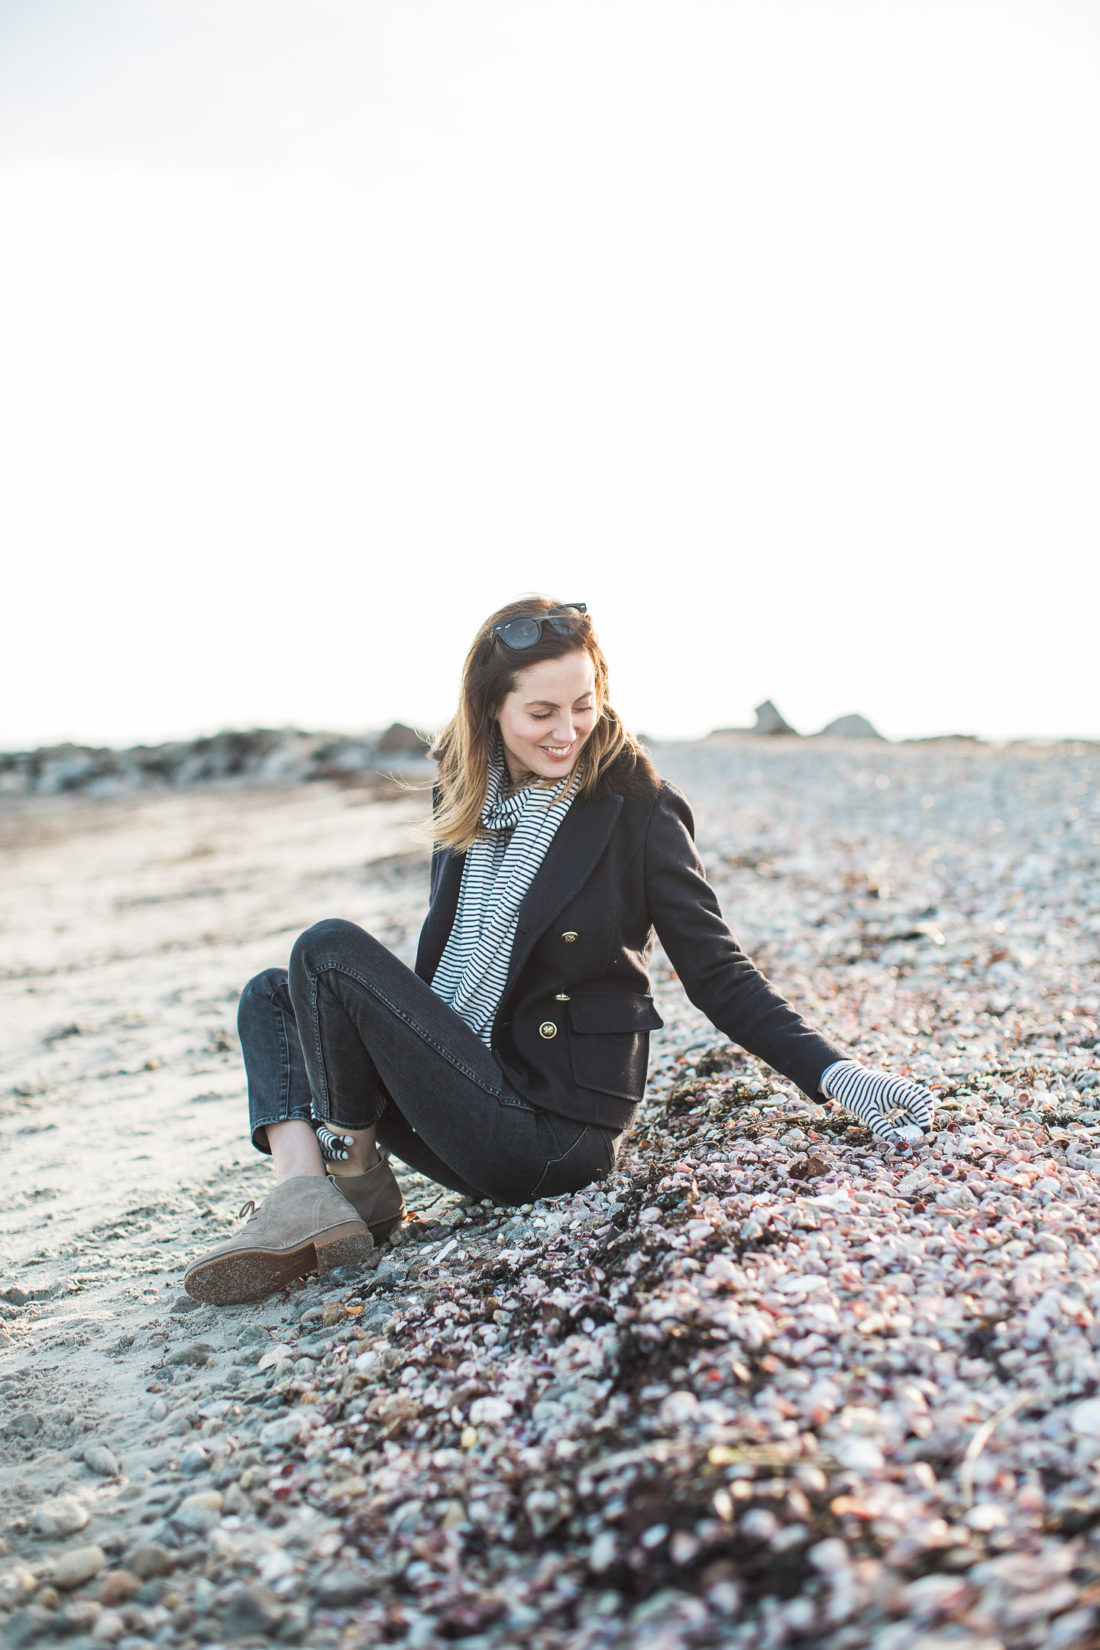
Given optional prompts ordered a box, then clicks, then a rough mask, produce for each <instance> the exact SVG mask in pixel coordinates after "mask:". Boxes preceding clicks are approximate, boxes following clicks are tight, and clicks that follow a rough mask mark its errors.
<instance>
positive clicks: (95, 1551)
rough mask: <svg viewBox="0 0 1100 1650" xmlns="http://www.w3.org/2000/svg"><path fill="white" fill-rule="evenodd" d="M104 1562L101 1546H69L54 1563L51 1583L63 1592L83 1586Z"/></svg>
mask: <svg viewBox="0 0 1100 1650" xmlns="http://www.w3.org/2000/svg"><path fill="white" fill-rule="evenodd" d="M106 1563H107V1555H106V1553H105V1552H104V1551H103V1548H102V1547H96V1546H94V1545H89V1546H87V1547H70V1548H69V1549H68V1551H67V1552H64V1553H61V1554H60V1555H59V1557H58V1558H57V1560H56V1562H55V1564H54V1567H53V1584H54V1586H55V1587H61V1588H63V1589H64V1591H65V1592H69V1591H70V1590H71V1589H72V1588H73V1587H83V1585H84V1583H85V1582H86V1581H91V1579H92V1577H93V1576H97V1575H98V1574H99V1572H100V1570H102V1569H103V1568H104V1567H105V1566H106Z"/></svg>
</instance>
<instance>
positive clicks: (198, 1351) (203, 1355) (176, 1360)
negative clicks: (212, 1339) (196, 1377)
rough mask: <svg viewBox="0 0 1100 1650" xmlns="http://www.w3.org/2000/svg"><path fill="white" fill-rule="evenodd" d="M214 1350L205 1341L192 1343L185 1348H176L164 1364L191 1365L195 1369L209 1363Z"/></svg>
mask: <svg viewBox="0 0 1100 1650" xmlns="http://www.w3.org/2000/svg"><path fill="white" fill-rule="evenodd" d="M213 1351H214V1348H213V1347H212V1346H211V1345H209V1343H208V1342H207V1341H192V1342H190V1343H189V1344H188V1345H187V1346H177V1348H176V1350H175V1351H174V1352H170V1353H169V1354H168V1356H167V1358H165V1360H164V1361H165V1363H166V1364H177V1365H183V1366H187V1365H193V1366H194V1367H195V1368H196V1369H198V1368H201V1367H202V1365H203V1364H208V1363H209V1362H210V1358H211V1354H212V1353H213Z"/></svg>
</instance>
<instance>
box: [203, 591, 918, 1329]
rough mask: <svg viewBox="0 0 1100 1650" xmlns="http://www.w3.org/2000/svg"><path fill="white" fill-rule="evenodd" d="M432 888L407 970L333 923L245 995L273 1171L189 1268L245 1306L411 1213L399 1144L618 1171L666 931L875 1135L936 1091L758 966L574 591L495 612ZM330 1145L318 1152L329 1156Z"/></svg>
mask: <svg viewBox="0 0 1100 1650" xmlns="http://www.w3.org/2000/svg"><path fill="white" fill-rule="evenodd" d="M436 755H437V757H438V759H439V777H438V785H437V788H436V792H435V809H434V816H433V840H434V844H435V847H434V852H433V855H432V870H431V902H430V907H429V911H428V916H427V920H426V922H425V924H424V928H423V931H422V933H421V936H420V946H419V950H418V953H417V959H416V969H415V972H413V971H412V970H410V969H409V968H407V967H406V966H405V964H404V963H402V962H400V961H399V960H398V959H397V958H396V957H395V956H393V954H392V953H391V952H389V951H387V950H386V948H385V947H384V946H383V945H381V944H380V943H379V942H378V941H377V940H375V939H373V938H372V937H371V935H369V934H367V933H365V932H364V931H363V930H362V929H360V928H357V927H356V926H355V925H354V924H353V923H350V922H344V921H327V922H320V923H318V924H317V925H316V926H315V927H313V928H310V929H308V930H307V932H306V933H304V934H303V935H302V936H301V938H300V939H299V940H298V941H297V942H296V944H295V946H294V948H293V951H292V952H291V957H290V970H289V974H288V973H287V971H286V970H284V969H269V970H268V971H267V972H266V973H264V974H261V975H259V976H258V977H257V978H256V979H254V980H252V981H251V982H250V983H249V984H248V985H247V986H246V987H245V990H244V994H243V996H242V998H241V1006H240V1015H239V1026H240V1034H241V1043H242V1047H243V1049H244V1057H245V1066H246V1069H247V1073H248V1092H249V1109H250V1114H251V1127H252V1140H253V1143H254V1145H256V1146H257V1147H258V1148H259V1150H260V1151H268V1152H270V1154H271V1157H272V1161H273V1165H274V1169H275V1180H276V1184H275V1187H274V1190H273V1191H272V1192H271V1194H270V1195H269V1196H268V1198H267V1199H266V1200H265V1201H264V1203H263V1204H262V1205H261V1207H260V1208H259V1209H258V1210H256V1211H255V1212H254V1213H253V1215H252V1218H251V1219H250V1220H249V1221H248V1223H247V1224H246V1225H245V1227H244V1229H243V1230H242V1231H241V1232H240V1233H239V1234H238V1235H237V1236H235V1237H234V1238H232V1239H230V1241H229V1242H227V1243H223V1244H221V1245H219V1246H218V1247H217V1248H216V1249H214V1250H212V1251H211V1252H210V1253H209V1254H207V1255H205V1256H203V1257H202V1258H201V1259H200V1260H198V1261H197V1262H196V1263H195V1265H193V1266H192V1267H191V1268H190V1270H189V1271H188V1273H187V1275H186V1278H185V1280H184V1282H185V1286H186V1288H187V1290H188V1291H189V1293H190V1294H191V1295H193V1296H194V1297H195V1298H196V1299H197V1300H202V1301H213V1302H217V1303H228V1302H235V1301H245V1300H254V1299H257V1298H259V1297H260V1296H262V1295H265V1294H268V1293H270V1292H271V1291H272V1290H275V1289H279V1288H281V1287H282V1286H283V1285H284V1284H286V1283H288V1282H289V1281H290V1280H291V1279H293V1278H295V1277H299V1276H301V1275H302V1274H303V1273H305V1272H307V1271H310V1270H312V1269H313V1268H314V1267H319V1268H320V1269H321V1270H322V1271H327V1270H330V1269H331V1268H332V1267H334V1266H339V1265H344V1264H347V1263H349V1262H357V1261H360V1260H362V1259H363V1258H364V1257H365V1256H366V1255H368V1254H369V1253H370V1251H371V1250H372V1249H373V1247H374V1246H375V1243H376V1242H377V1241H379V1240H381V1239H382V1238H383V1237H384V1236H385V1235H386V1234H387V1233H388V1232H389V1231H390V1230H391V1229H392V1228H393V1226H394V1225H396V1223H397V1222H398V1221H399V1220H400V1219H401V1218H402V1215H403V1213H404V1203H403V1200H402V1197H401V1191H400V1188H399V1186H398V1184H397V1181H396V1180H395V1178H394V1175H393V1172H392V1170H391V1168H390V1165H389V1161H388V1159H389V1154H390V1153H393V1154H394V1155H396V1156H397V1157H399V1158H400V1159H401V1160H402V1161H403V1162H405V1163H407V1164H408V1165H409V1166H410V1167H411V1168H414V1169H418V1170H420V1172H421V1173H423V1174H426V1175H429V1176H430V1177H431V1178H432V1179H434V1180H437V1181H439V1182H441V1183H442V1184H443V1185H444V1186H449V1187H452V1188H453V1189H454V1190H456V1191H460V1192H464V1193H468V1194H470V1195H472V1196H475V1197H489V1198H492V1199H494V1200H495V1201H496V1202H498V1203H503V1204H518V1203H527V1202H530V1201H532V1200H533V1199H535V1198H539V1197H556V1196H560V1195H562V1194H563V1193H567V1192H574V1191H577V1190H579V1189H580V1188H581V1187H582V1186H586V1185H588V1184H589V1183H590V1182H591V1181H593V1180H596V1179H599V1178H601V1177H602V1176H604V1175H606V1174H607V1173H608V1172H609V1170H610V1169H611V1168H612V1166H613V1164H614V1162H615V1158H616V1155H617V1152H618V1149H619V1142H620V1140H621V1138H622V1135H623V1132H624V1130H625V1129H627V1128H628V1127H629V1126H630V1123H631V1122H632V1120H633V1117H634V1114H635V1111H636V1109H637V1106H638V1102H639V1101H640V1099H641V1096H642V1093H643V1090H644V1088H645V1079H646V1065H647V1056H648V1043H649V1033H650V1031H652V1030H654V1029H655V1028H656V1027H657V1026H659V1025H660V1024H661V1020H660V1017H659V1015H658V1014H657V1011H656V1009H655V1008H654V1006H653V998H652V996H651V993H650V982H649V975H648V972H647V964H648V960H649V955H650V951H651V949H652V945H653V939H654V931H656V934H657V935H658V936H659V937H660V940H661V943H662V945H663V946H664V948H665V951H666V953H667V955H668V958H669V961H670V962H671V964H672V966H673V968H674V969H675V970H676V973H677V974H678V975H679V977H680V979H681V981H682V982H683V984H684V987H685V989H686V991H687V993H688V996H689V997H690V998H691V1000H692V1002H694V1003H695V1004H696V1005H697V1006H698V1007H699V1008H700V1009H702V1011H703V1012H704V1013H705V1014H706V1015H707V1016H708V1018H709V1019H710V1020H711V1021H713V1023H714V1025H715V1026H716V1027H717V1028H718V1030H719V1031H721V1032H724V1033H725V1034H726V1036H728V1037H730V1038H732V1039H733V1040H734V1041H735V1042H738V1043H740V1044H741V1045H742V1046H743V1047H744V1048H746V1049H748V1050H749V1051H750V1052H751V1053H753V1054H756V1055H759V1056H760V1057H761V1058H762V1059H764V1060H766V1061H767V1062H768V1064H769V1065H771V1066H773V1067H774V1068H775V1069H776V1070H777V1071H779V1072H781V1073H782V1074H783V1076H785V1077H787V1078H789V1079H791V1081H793V1082H794V1083H796V1084H797V1085H798V1086H799V1088H801V1089H802V1090H803V1091H804V1092H805V1093H806V1094H807V1095H809V1096H810V1097H811V1098H812V1099H815V1100H816V1099H818V1098H819V1097H820V1096H822V1095H824V1096H827V1097H829V1098H832V1099H835V1100H839V1101H841V1102H842V1103H843V1104H845V1105H846V1106H847V1107H848V1109H849V1110H850V1111H852V1112H853V1113H854V1115H855V1116H857V1117H858V1118H859V1119H860V1120H861V1121H862V1122H865V1123H867V1124H869V1125H870V1127H871V1128H872V1129H873V1130H874V1131H875V1133H876V1134H877V1135H878V1136H879V1137H880V1138H881V1139H884V1140H891V1141H897V1140H899V1139H902V1138H903V1134H902V1133H899V1131H898V1130H896V1129H895V1128H894V1127H893V1126H892V1125H891V1123H890V1122H889V1121H888V1119H887V1117H886V1115H885V1109H886V1108H891V1107H897V1106H901V1107H902V1108H903V1109H904V1110H905V1111H906V1112H907V1113H908V1114H909V1116H910V1117H911V1118H912V1119H913V1120H914V1121H915V1122H916V1123H917V1124H918V1125H919V1126H920V1127H921V1128H922V1129H924V1128H928V1127H930V1125H931V1122H932V1101H931V1096H930V1095H929V1094H927V1092H926V1091H925V1090H924V1089H921V1088H918V1087H917V1086H916V1085H915V1084H912V1083H908V1082H906V1081H905V1080H904V1079H901V1078H891V1077H888V1076H886V1075H885V1074H884V1073H881V1072H874V1071H869V1070H867V1069H866V1068H864V1067H862V1066H860V1065H858V1064H856V1063H855V1062H853V1061H850V1060H848V1059H847V1058H846V1056H845V1055H844V1054H843V1053H842V1051H841V1050H840V1049H839V1048H837V1047H836V1046H835V1045H834V1044H833V1043H831V1042H829V1041H828V1039H827V1038H825V1037H823V1036H822V1035H821V1034H820V1033H819V1032H817V1031H815V1030H813V1029H812V1028H811V1027H810V1026H808V1025H807V1024H806V1023H805V1022H804V1021H803V1020H802V1019H801V1018H800V1016H799V1015H798V1014H797V1013H796V1012H795V1011H794V1009H793V1008H791V1007H790V1005H789V1004H788V1003H787V1002H786V1001H785V1000H784V999H783V998H782V997H781V996H780V995H779V993H778V992H777V991H776V990H775V989H774V988H773V987H772V986H771V985H770V984H769V983H768V981H767V980H766V979H765V978H764V976H763V975H762V974H760V973H758V972H757V970H756V969H755V968H754V967H753V965H752V963H751V962H750V961H749V959H748V958H747V957H746V956H745V955H744V953H743V952H742V951H741V949H740V948H739V946H738V945H737V942H736V940H735V939H734V938H733V936H732V934H731V933H730V931H729V929H728V928H727V927H726V924H725V922H724V920H723V918H722V914H721V911H720V909H719V905H718V901H717V899H716V898H715V895H714V892H713V890H712V889H711V887H710V885H709V883H708V882H707V880H706V877H705V875H704V873H703V868H702V865H701V863H700V860H699V856H698V854H697V853H696V850H695V844H694V840H693V836H692V818H691V812H690V810H689V808H688V805H687V803H686V802H685V800H684V798H683V797H682V796H681V795H680V793H679V792H678V791H676V790H675V789H674V788H673V787H672V786H671V785H668V784H665V783H664V782H663V781H662V780H661V779H659V778H658V776H657V774H656V773H655V772H654V769H653V767H652V765H651V763H650V762H649V760H648V758H647V757H646V756H645V755H644V753H643V752H642V751H641V749H640V748H639V746H638V745H637V744H636V742H635V741H634V740H633V739H632V738H631V736H630V735H629V734H628V733H627V732H626V731H625V729H624V728H623V725H622V723H621V722H620V720H619V718H618V716H617V715H616V714H615V712H614V710H612V708H611V706H610V704H609V703H608V697H607V665H606V662H605V660H604V656H603V654H602V652H601V651H600V648H599V645H598V643H597V641H596V636H595V633H594V631H593V629H592V626H591V623H590V621H589V619H588V617H587V610H586V608H585V606H584V604H583V603H582V602H575V603H572V604H570V605H564V606H563V605H560V604H557V603H554V602H552V601H549V600H548V599H546V598H545V597H533V598H530V599H528V600H526V601H521V602H514V603H512V604H511V605H509V606H508V607H504V608H502V609H501V610H500V611H499V612H498V613H494V614H493V616H492V618H490V619H488V620H486V622H485V624H484V625H482V627H481V629H480V631H479V632H478V635H477V638H476V640H475V642H474V645H473V647H472V648H471V650H470V653H469V655H468V657H467V660H466V666H465V671H464V674H463V683H462V696H461V701H460V704H459V707H458V711H457V714H456V715H455V717H454V719H453V720H452V721H451V723H450V724H449V725H448V727H447V728H446V729H445V730H444V732H443V734H442V735H441V737H440V739H439V742H438V745H437V747H436ZM326 1158H327V1160H328V1161H327V1170H326Z"/></svg>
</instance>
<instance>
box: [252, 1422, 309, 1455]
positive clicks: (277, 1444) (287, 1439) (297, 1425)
mask: <svg viewBox="0 0 1100 1650" xmlns="http://www.w3.org/2000/svg"><path fill="white" fill-rule="evenodd" d="M301 1436H302V1423H301V1421H300V1419H299V1418H298V1416H297V1415H280V1416H279V1418H278V1420H275V1421H268V1423H267V1425H266V1426H262V1427H261V1428H260V1443H261V1444H264V1445H265V1446H266V1447H267V1448H268V1449H286V1448H287V1447H288V1445H290V1444H296V1443H297V1442H298V1440H299V1438H300V1437H301Z"/></svg>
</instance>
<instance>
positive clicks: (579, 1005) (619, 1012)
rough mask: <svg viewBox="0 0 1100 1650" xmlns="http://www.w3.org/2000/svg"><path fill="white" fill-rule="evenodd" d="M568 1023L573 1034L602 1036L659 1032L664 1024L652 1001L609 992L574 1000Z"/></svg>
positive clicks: (651, 999) (570, 1007)
mask: <svg viewBox="0 0 1100 1650" xmlns="http://www.w3.org/2000/svg"><path fill="white" fill-rule="evenodd" d="M569 1023H570V1025H571V1026H572V1028H573V1030H574V1031H579V1032H591V1033H593V1034H594V1035H599V1033H600V1032H609V1031H657V1030H658V1029H659V1027H661V1026H663V1025H664V1023H665V1022H664V1021H663V1020H662V1019H661V1016H660V1015H659V1014H658V1012H657V1010H656V1008H655V1007H654V1003H653V998H652V997H642V996H638V995H636V994H633V993H630V992H626V991H615V992H611V991H608V992H602V993H601V994H600V995H599V996H592V997H574V998H573V1000H572V1002H571V1003H570V1004H569Z"/></svg>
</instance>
